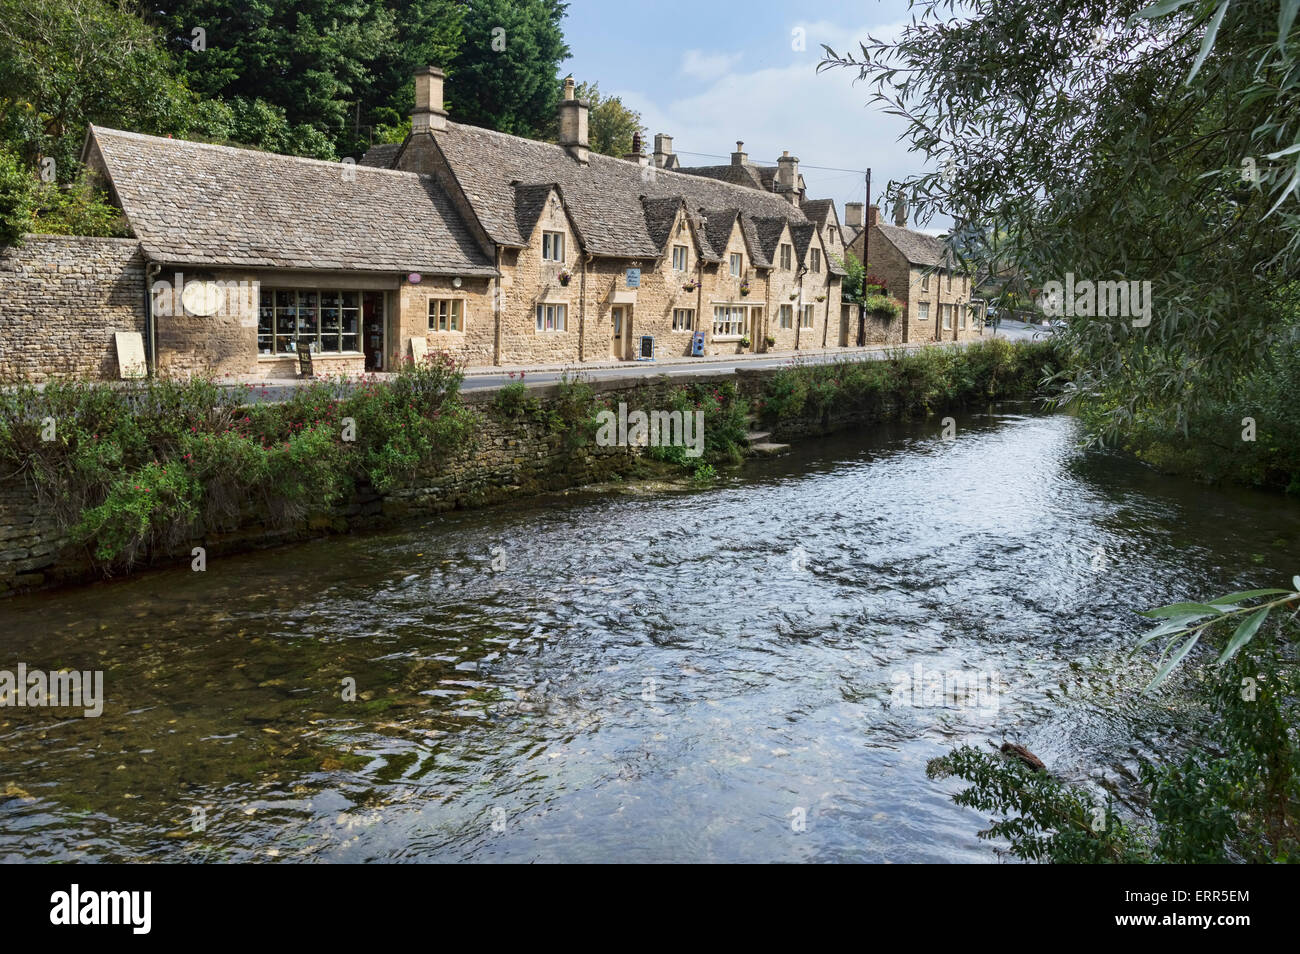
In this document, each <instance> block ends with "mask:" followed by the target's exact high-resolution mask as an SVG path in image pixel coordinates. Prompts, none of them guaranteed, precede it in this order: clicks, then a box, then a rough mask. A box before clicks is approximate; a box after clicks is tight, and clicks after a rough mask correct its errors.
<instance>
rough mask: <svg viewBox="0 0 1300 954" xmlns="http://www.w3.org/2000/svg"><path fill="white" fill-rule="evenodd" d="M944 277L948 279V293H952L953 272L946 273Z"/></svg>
mask: <svg viewBox="0 0 1300 954" xmlns="http://www.w3.org/2000/svg"><path fill="white" fill-rule="evenodd" d="M944 275H945V277H947V279H948V291H952V272H944Z"/></svg>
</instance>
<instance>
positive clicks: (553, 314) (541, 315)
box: [533, 301, 569, 334]
mask: <svg viewBox="0 0 1300 954" xmlns="http://www.w3.org/2000/svg"><path fill="white" fill-rule="evenodd" d="M548 310H550V314H549V315H548V314H547V311H548ZM533 316H534V319H535V322H534V329H535V333H536V334H556V333H559V334H564V333H567V332H568V330H569V304H568V302H562V301H539V302H538V303H537V305H536V307H535V309H534V311H533ZM548 319H549V320H550V322H551V327H549V328H548V327H545V324H546V321H547V320H548Z"/></svg>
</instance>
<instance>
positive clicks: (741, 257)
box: [728, 252, 745, 278]
mask: <svg viewBox="0 0 1300 954" xmlns="http://www.w3.org/2000/svg"><path fill="white" fill-rule="evenodd" d="M728 269H729V271H730V272H731V277H732V278H740V277H741V276H742V275H743V274H744V271H745V253H744V252H732V253H731V258H730V259H728Z"/></svg>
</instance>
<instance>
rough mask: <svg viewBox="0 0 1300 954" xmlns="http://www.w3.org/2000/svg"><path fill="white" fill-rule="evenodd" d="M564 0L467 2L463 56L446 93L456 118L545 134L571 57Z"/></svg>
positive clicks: (454, 65)
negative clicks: (564, 66) (561, 76)
mask: <svg viewBox="0 0 1300 954" xmlns="http://www.w3.org/2000/svg"><path fill="white" fill-rule="evenodd" d="M566 9H568V4H567V3H562V2H560V0H468V3H467V4H466V9H465V21H464V30H463V39H462V45H461V49H460V54H459V55H458V56H457V57H456V59H455V61H454V62H453V63H452V69H451V75H450V76H449V77H448V81H447V96H448V99H449V101H450V105H451V115H452V118H453V119H454V120H456V121H457V122H462V123H469V124H470V125H474V126H487V127H488V128H490V129H497V130H500V131H501V132H508V133H514V134H516V135H519V136H542V135H544V134H545V131H546V130H547V129H548V128H549V127H550V126H551V125H552V123H553V118H554V114H555V107H556V102H557V100H558V99H559V96H560V84H559V81H558V77H557V74H558V70H559V67H560V63H562V62H563V61H564V60H566V59H567V58H568V56H569V47H568V45H567V44H566V43H565V42H564V33H563V31H562V29H561V27H560V22H561V20H563V19H564V12H565V10H566Z"/></svg>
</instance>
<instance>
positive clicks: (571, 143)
mask: <svg viewBox="0 0 1300 954" xmlns="http://www.w3.org/2000/svg"><path fill="white" fill-rule="evenodd" d="M442 83H443V74H442V72H441V71H440V70H437V69H435V68H428V69H425V70H421V71H420V72H419V73H417V75H416V83H415V88H416V106H415V111H414V113H413V116H412V131H411V133H410V135H409V136H408V137H407V139H406V140H405V141H404V142H402V143H400V144H392V145H380V146H375V147H373V148H372V149H371V150H369V151H368V152H367V153H366V155H365V156H364V157H363V158H362V159H361V161H360V162H359V163H354V162H350V161H344V162H342V163H337V162H322V161H318V160H312V159H303V158H298V157H292V156H281V155H276V154H272V153H265V152H258V151H254V150H248V149H237V148H232V147H227V146H214V145H207V144H202V143H194V142H186V141H183V140H176V139H170V138H159V137H154V136H145V135H140V134H137V133H130V132H121V131H117V130H111V129H104V128H99V127H92V128H91V129H90V130H89V132H88V134H87V139H86V146H85V150H84V159H85V162H86V164H87V167H88V168H89V169H90V170H91V171H92V172H93V173H94V174H95V175H97V176H98V177H99V179H100V181H101V182H102V184H103V185H104V186H105V187H106V188H107V189H108V190H109V193H110V196H111V197H112V200H113V201H114V202H115V203H116V204H117V205H119V206H120V207H121V209H122V211H123V213H124V214H125V217H126V219H127V221H128V222H129V224H130V227H131V230H132V233H133V238H132V239H130V240H102V239H58V240H55V242H54V244H55V245H57V246H58V248H57V249H52V248H51V247H50V242H49V241H47V240H45V239H41V240H35V239H34V238H33V239H32V240H29V242H28V243H27V244H26V245H25V246H23V247H21V248H16V249H8V250H5V251H4V252H3V253H0V290H5V291H6V293H7V291H8V289H9V288H10V285H11V284H13V283H15V282H18V281H23V282H27V283H28V285H29V287H31V286H30V283H31V282H36V283H38V286H39V287H40V288H41V293H40V294H32V295H29V296H28V299H27V300H26V302H25V303H24V304H23V305H22V306H21V307H19V308H18V309H13V308H11V309H9V310H8V311H7V312H5V313H4V315H3V316H0V353H4V354H12V355H17V356H18V357H17V358H15V359H14V360H6V361H3V362H0V379H3V380H16V379H24V378H26V379H34V380H40V379H44V378H47V377H51V376H58V375H61V374H82V375H94V376H115V375H116V372H117V360H116V357H115V354H114V350H113V349H114V336H115V333H117V332H124V331H125V332H137V333H139V335H140V336H141V337H142V339H143V342H144V350H145V358H146V360H147V363H148V365H149V367H150V369H152V370H155V371H156V372H157V373H163V374H167V373H187V372H204V373H215V374H235V375H240V376H254V377H267V378H273V377H287V376H291V375H293V374H295V373H296V370H297V367H298V363H299V359H300V356H301V355H302V353H303V352H304V351H309V352H310V353H311V355H312V361H313V365H314V366H315V368H316V369H317V370H318V371H320V370H322V369H323V370H324V371H326V372H329V371H334V370H338V371H346V372H359V371H363V370H373V371H385V370H390V369H392V368H393V367H395V366H396V365H397V363H398V362H401V361H404V360H408V359H410V358H411V357H412V356H418V355H420V354H422V353H423V352H424V351H425V350H426V349H427V350H434V351H447V352H449V353H451V354H453V355H455V356H457V357H460V358H463V359H464V360H465V361H466V362H467V363H468V364H470V365H488V366H490V365H519V364H534V363H559V362H564V363H572V364H578V363H584V362H585V363H590V362H596V361H610V360H617V361H632V360H636V359H641V358H651V357H665V356H687V355H691V354H695V353H700V354H707V355H722V354H741V353H750V352H761V351H766V350H771V349H777V350H794V349H800V350H807V349H811V348H819V349H820V348H826V347H830V348H834V347H840V346H846V345H849V344H852V343H856V342H855V341H853V340H851V339H852V338H853V333H852V330H851V329H849V328H848V327H847V322H845V321H844V320H843V319H842V317H841V315H842V313H841V308H840V285H841V280H842V277H843V274H844V272H843V269H842V267H841V266H840V265H839V261H841V260H842V256H843V254H844V249H843V233H842V230H841V227H840V224H839V221H838V218H837V216H836V214H835V209H834V205H833V203H831V202H829V201H828V200H808V199H807V198H806V197H805V185H804V181H803V178H802V176H801V175H800V174H799V171H798V159H796V158H794V157H791V156H790V155H789V154H788V153H787V154H786V155H785V156H783V157H782V158H781V160H780V162H779V164H778V166H776V167H760V166H755V165H752V164H750V163H749V162H748V160H747V157H745V156H744V154H743V151H742V152H740V153H739V159H738V160H737V161H736V162H735V163H734V164H733V165H734V168H733V167H716V168H728V169H731V171H730V172H729V173H728V174H726V175H724V174H721V173H719V172H717V171H716V168H715V167H704V168H684V167H682V165H681V163H680V162H679V160H678V157H677V156H676V155H674V153H673V144H672V138H671V137H669V136H667V135H662V134H661V135H659V136H656V137H655V149H654V152H653V153H652V154H651V155H650V156H646V155H643V154H641V153H640V151H639V150H638V151H636V152H634V153H632V154H630V155H628V156H626V157H623V158H615V157H610V156H604V155H599V154H595V153H593V152H592V151H591V149H590V146H589V141H588V132H587V109H588V107H587V104H586V103H585V102H583V101H581V100H578V99H577V98H575V96H574V86H573V82H572V80H567V81H566V82H565V87H564V97H563V99H562V100H561V102H560V104H559V117H558V118H559V141H558V143H555V144H551V143H545V142H538V141H534V140H529V139H523V138H520V137H517V136H511V135H506V134H504V133H498V132H494V131H492V130H488V129H481V128H478V127H475V126H466V125H461V124H458V123H454V122H451V121H450V119H449V118H448V115H447V113H446V112H445V110H444V109H443V106H442V102H443V99H442ZM734 158H735V157H733V159H734ZM146 289H148V290H147V291H146ZM9 300H11V301H13V300H15V297H10V298H9ZM36 328H39V329H41V330H42V334H43V335H44V336H45V338H46V339H47V340H45V341H44V343H43V344H42V345H41V346H40V347H39V348H35V349H27V350H23V349H22V348H21V347H13V348H12V349H11V347H10V344H11V342H13V343H15V344H17V343H18V342H20V341H21V340H22V339H23V338H24V336H30V335H31V333H32V330H33V329H36Z"/></svg>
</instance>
